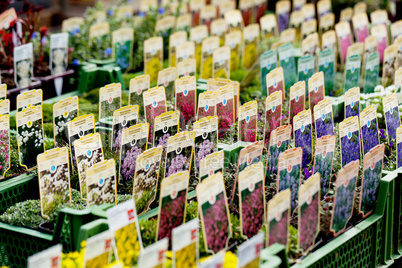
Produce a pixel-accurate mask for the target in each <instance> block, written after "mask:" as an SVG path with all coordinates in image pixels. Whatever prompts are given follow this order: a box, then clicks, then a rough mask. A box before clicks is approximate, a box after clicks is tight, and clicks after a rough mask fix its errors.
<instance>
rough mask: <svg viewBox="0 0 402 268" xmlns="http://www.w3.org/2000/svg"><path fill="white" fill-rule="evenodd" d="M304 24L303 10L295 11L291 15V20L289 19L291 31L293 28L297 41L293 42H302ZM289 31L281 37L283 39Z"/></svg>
mask: <svg viewBox="0 0 402 268" xmlns="http://www.w3.org/2000/svg"><path fill="white" fill-rule="evenodd" d="M303 22H304V18H303V12H302V11H301V10H293V12H292V13H290V19H289V29H291V28H293V29H294V30H295V33H296V35H295V39H294V40H292V42H294V41H296V40H297V41H300V39H301V26H302V24H303ZM286 31H287V30H284V31H282V33H281V36H282V37H283V35H284V33H285V32H286Z"/></svg>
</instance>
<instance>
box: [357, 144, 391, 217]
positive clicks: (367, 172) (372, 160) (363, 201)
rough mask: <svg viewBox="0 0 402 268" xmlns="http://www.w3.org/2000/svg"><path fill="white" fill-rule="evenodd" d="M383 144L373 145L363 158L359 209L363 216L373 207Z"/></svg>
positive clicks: (376, 192)
mask: <svg viewBox="0 0 402 268" xmlns="http://www.w3.org/2000/svg"><path fill="white" fill-rule="evenodd" d="M384 150H385V145H384V144H379V145H377V146H376V147H373V148H372V149H371V150H370V151H369V152H368V153H367V154H365V155H364V158H363V177H362V189H361V194H360V202H359V210H360V213H361V214H362V215H363V218H365V217H367V216H368V215H370V214H371V213H372V212H373V211H374V208H375V203H376V201H377V197H378V190H379V186H380V180H381V175H382V167H383V159H384Z"/></svg>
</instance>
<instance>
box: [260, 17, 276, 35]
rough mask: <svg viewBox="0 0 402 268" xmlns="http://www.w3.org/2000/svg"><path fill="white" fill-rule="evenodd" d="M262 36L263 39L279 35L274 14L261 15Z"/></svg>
mask: <svg viewBox="0 0 402 268" xmlns="http://www.w3.org/2000/svg"><path fill="white" fill-rule="evenodd" d="M260 25H261V36H262V38H263V39H267V38H271V37H274V36H278V25H277V23H276V17H275V15H274V14H267V15H264V16H263V17H261V19H260Z"/></svg>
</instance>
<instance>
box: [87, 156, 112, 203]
mask: <svg viewBox="0 0 402 268" xmlns="http://www.w3.org/2000/svg"><path fill="white" fill-rule="evenodd" d="M86 180H87V183H86V185H87V207H91V206H93V205H101V204H105V203H110V204H115V205H116V204H117V183H116V162H115V161H114V159H113V158H112V159H109V160H103V161H101V162H99V163H96V164H94V165H93V166H92V167H89V168H88V169H87V170H86Z"/></svg>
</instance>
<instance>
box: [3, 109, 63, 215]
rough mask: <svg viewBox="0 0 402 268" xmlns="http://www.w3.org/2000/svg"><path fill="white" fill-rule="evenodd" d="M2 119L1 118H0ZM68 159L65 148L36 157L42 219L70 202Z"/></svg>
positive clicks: (48, 151)
mask: <svg viewBox="0 0 402 268" xmlns="http://www.w3.org/2000/svg"><path fill="white" fill-rule="evenodd" d="M2 119H3V116H2V117H0V120H2ZM0 123H1V124H2V125H3V124H8V122H0ZM1 131H3V130H1ZM2 134H3V133H2ZM68 158H69V156H68V149H67V147H63V148H55V149H52V150H47V151H46V152H44V153H42V154H39V155H38V156H37V162H38V180H39V191H40V201H41V202H40V203H41V215H42V217H45V218H48V217H49V215H51V213H52V212H54V208H55V207H57V206H58V205H60V204H65V203H70V202H71V189H70V171H69V159H68ZM6 169H7V168H6Z"/></svg>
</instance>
